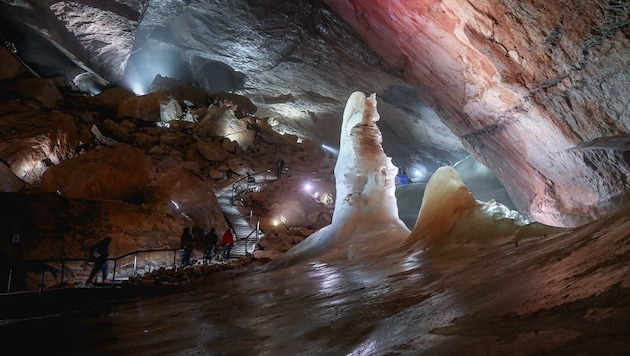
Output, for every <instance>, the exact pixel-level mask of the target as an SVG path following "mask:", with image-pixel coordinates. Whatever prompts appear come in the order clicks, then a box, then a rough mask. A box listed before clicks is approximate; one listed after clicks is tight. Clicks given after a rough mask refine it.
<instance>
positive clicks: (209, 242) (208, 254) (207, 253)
mask: <svg viewBox="0 0 630 356" xmlns="http://www.w3.org/2000/svg"><path fill="white" fill-rule="evenodd" d="M218 242H219V236H218V235H217V232H216V230H215V229H214V228H212V229H210V231H208V233H207V234H206V236H204V238H203V248H204V259H205V260H206V263H208V264H209V263H210V262H212V259H213V258H214V251H215V249H216V247H217V243H218Z"/></svg>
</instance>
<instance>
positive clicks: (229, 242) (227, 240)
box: [221, 227, 234, 262]
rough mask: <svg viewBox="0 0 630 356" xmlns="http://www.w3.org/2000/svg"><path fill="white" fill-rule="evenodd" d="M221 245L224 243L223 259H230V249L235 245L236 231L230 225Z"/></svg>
mask: <svg viewBox="0 0 630 356" xmlns="http://www.w3.org/2000/svg"><path fill="white" fill-rule="evenodd" d="M221 245H223V259H224V260H225V261H226V262H227V260H229V259H230V251H232V247H234V233H233V232H232V229H231V228H229V227H228V229H227V230H225V233H224V234H223V238H222V239H221Z"/></svg>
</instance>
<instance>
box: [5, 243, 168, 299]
mask: <svg viewBox="0 0 630 356" xmlns="http://www.w3.org/2000/svg"><path fill="white" fill-rule="evenodd" d="M179 250H180V248H168V249H157V250H136V251H134V252H130V253H126V254H124V255H122V256H118V257H115V258H108V259H107V262H108V263H109V262H110V261H114V266H113V268H112V280H114V281H115V280H116V277H117V275H116V272H117V267H118V261H119V260H121V259H124V258H127V257H129V256H134V260H133V261H132V262H130V263H127V264H125V265H123V266H122V267H125V266H129V265H133V273H134V275H137V269H138V255H139V254H142V253H156V252H170V251H172V252H173V261H172V267H173V269H175V267H176V262H177V251H179ZM69 262H89V259H88V258H58V259H33V260H22V261H20V263H19V264H18V265H17V266H16V265H14V266H11V267H10V268H9V280H8V282H7V291H6V293H7V294H8V293H11V276H12V275H13V271H14V269H16V267H19V266H22V267H26V266H32V265H39V266H40V267H41V275H40V283H39V287H38V292H39V293H40V294H41V292H42V291H43V288H44V277H45V273H46V272H53V270H52V269H53V267H50V266H49V265H50V264H55V263H57V264H61V266H60V268H59V269H56V270H60V272H61V279H60V282H59V284H61V285H63V284H64V281H65V279H64V272H65V270H66V268H67V263H69ZM46 267H48V268H46ZM122 267H121V268H122ZM112 287H114V283H112ZM0 294H5V293H2V292H0Z"/></svg>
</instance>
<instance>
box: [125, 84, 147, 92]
mask: <svg viewBox="0 0 630 356" xmlns="http://www.w3.org/2000/svg"><path fill="white" fill-rule="evenodd" d="M129 89H131V91H133V92H134V93H135V94H136V95H144V94H146V93H147V90H146V88H143V87H142V84H140V82H136V81H133V82H131V83H129Z"/></svg>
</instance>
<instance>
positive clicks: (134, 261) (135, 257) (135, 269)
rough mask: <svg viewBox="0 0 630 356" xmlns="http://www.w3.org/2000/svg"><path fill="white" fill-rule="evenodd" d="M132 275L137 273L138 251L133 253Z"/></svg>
mask: <svg viewBox="0 0 630 356" xmlns="http://www.w3.org/2000/svg"><path fill="white" fill-rule="evenodd" d="M133 275H134V276H137V275H138V252H136V253H135V254H134V255H133Z"/></svg>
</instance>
